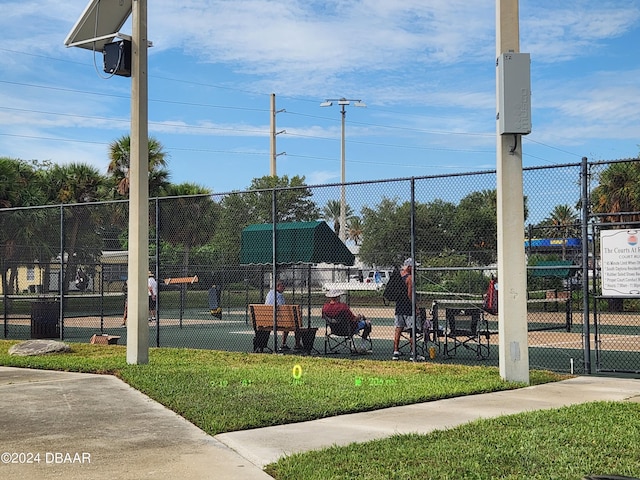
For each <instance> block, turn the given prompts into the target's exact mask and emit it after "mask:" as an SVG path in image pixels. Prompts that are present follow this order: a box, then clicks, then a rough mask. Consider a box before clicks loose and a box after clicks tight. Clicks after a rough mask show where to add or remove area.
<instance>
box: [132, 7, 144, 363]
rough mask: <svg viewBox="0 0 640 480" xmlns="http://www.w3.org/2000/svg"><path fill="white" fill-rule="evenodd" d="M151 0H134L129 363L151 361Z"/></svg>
mask: <svg viewBox="0 0 640 480" xmlns="http://www.w3.org/2000/svg"><path fill="white" fill-rule="evenodd" d="M147 49H148V40H147V0H133V2H132V39H131V159H130V165H129V180H130V188H129V252H128V253H129V255H128V257H129V267H128V277H127V278H128V280H127V285H128V288H129V291H128V296H127V298H128V302H129V304H128V309H129V322H127V363H130V364H145V363H149V325H148V323H147V322H148V320H147V318H148V315H149V294H148V288H147V281H148V275H147V273H148V271H149V126H148V119H149V115H148V88H147V86H148V75H147V74H148V71H147V63H148V62H147V58H148V57H147Z"/></svg>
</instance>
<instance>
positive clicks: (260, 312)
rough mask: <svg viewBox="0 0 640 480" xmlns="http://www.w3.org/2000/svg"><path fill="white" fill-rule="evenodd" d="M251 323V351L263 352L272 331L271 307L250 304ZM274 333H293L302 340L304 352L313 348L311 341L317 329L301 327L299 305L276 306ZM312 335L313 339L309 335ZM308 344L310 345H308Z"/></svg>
mask: <svg viewBox="0 0 640 480" xmlns="http://www.w3.org/2000/svg"><path fill="white" fill-rule="evenodd" d="M249 314H250V315H251V323H252V325H253V330H254V331H255V332H256V336H255V338H254V341H253V351H254V352H257V351H263V350H264V349H265V348H268V347H267V343H268V341H269V334H270V333H271V332H272V331H273V305H264V304H251V305H249ZM276 317H277V318H276V331H278V332H294V333H295V336H296V338H300V339H301V340H302V345H303V348H304V350H306V351H310V350H311V349H312V348H313V340H314V339H315V332H316V331H317V330H318V329H317V328H303V327H302V309H301V308H300V305H278V309H277V311H276ZM307 332H308V333H309V334H311V333H313V339H311V338H310V336H309V335H307ZM309 342H310V344H309Z"/></svg>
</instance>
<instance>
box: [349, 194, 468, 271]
mask: <svg viewBox="0 0 640 480" xmlns="http://www.w3.org/2000/svg"><path fill="white" fill-rule="evenodd" d="M415 208H416V214H415V216H416V251H417V252H418V253H419V255H420V258H422V257H423V256H425V255H430V254H431V255H437V252H439V251H440V250H442V249H443V248H444V246H445V245H447V244H449V243H450V241H451V239H452V233H453V232H452V231H451V228H450V223H451V218H452V217H453V214H454V212H455V205H453V204H451V203H448V202H444V201H442V200H435V201H434V202H431V203H428V204H421V203H416V204H415ZM362 218H363V220H362V223H363V228H362V232H363V234H362V236H363V240H362V246H361V247H360V257H361V258H362V260H363V261H364V262H365V263H368V264H370V265H385V266H391V265H397V264H398V263H399V262H400V261H401V260H403V259H405V258H407V257H408V256H409V255H410V254H411V204H410V203H409V202H404V203H402V204H400V203H399V202H398V200H397V199H389V198H383V199H382V201H381V202H380V203H379V204H378V205H377V206H376V207H375V208H369V207H364V208H363V209H362Z"/></svg>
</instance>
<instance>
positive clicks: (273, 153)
mask: <svg viewBox="0 0 640 480" xmlns="http://www.w3.org/2000/svg"><path fill="white" fill-rule="evenodd" d="M284 111H285V110H284V109H282V110H276V94H275V93H272V94H271V109H270V112H271V132H270V133H271V135H270V137H271V173H270V175H271V176H272V177H275V176H276V158H277V157H279V156H280V155H284V154H285V153H286V152H282V153H276V135H280V134H281V133H285V130H280V131H279V132H276V115H277V114H278V113H281V112H284Z"/></svg>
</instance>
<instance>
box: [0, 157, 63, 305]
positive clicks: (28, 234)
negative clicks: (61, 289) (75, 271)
mask: <svg viewBox="0 0 640 480" xmlns="http://www.w3.org/2000/svg"><path fill="white" fill-rule="evenodd" d="M38 167H40V165H39V164H38V163H37V162H26V161H24V160H19V159H13V158H7V157H0V207H1V208H3V209H10V208H13V207H31V206H37V205H43V204H45V203H46V200H47V197H46V192H45V180H44V178H43V176H42V174H41V171H40V170H39V168H38ZM52 217H55V212H54V211H53V210H52V209H30V210H5V211H3V212H1V213H0V275H1V276H2V286H3V292H6V293H15V291H16V288H17V287H18V286H17V268H18V266H20V265H33V263H34V260H35V261H38V262H39V263H42V264H43V265H47V264H48V262H49V261H50V259H51V257H52V255H53V252H52V251H51V248H50V245H51V243H50V242H49V241H48V240H51V238H52V236H53V234H54V229H52V228H51V225H52ZM53 224H54V225H56V224H57V223H53ZM9 273H10V275H8V274H9Z"/></svg>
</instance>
